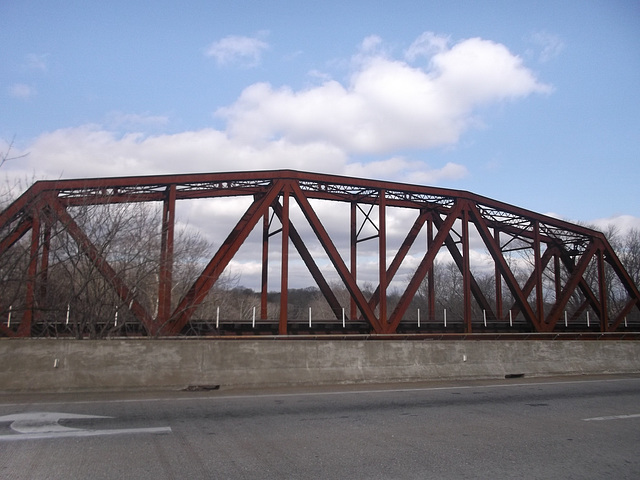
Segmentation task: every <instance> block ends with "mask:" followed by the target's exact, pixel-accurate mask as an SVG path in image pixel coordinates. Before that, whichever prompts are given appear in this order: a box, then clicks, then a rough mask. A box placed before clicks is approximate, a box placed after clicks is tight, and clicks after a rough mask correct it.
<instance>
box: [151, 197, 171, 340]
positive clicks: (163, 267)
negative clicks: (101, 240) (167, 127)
mask: <svg viewBox="0 0 640 480" xmlns="http://www.w3.org/2000/svg"><path fill="white" fill-rule="evenodd" d="M175 209H176V185H175V184H171V185H169V186H167V190H166V192H165V197H164V202H163V206H162V238H161V245H160V272H159V275H158V276H159V279H158V280H159V281H158V283H159V284H158V318H157V319H156V324H157V325H156V328H160V326H161V325H164V324H165V323H167V322H168V321H169V317H170V315H171V291H172V289H173V246H174V231H175Z"/></svg>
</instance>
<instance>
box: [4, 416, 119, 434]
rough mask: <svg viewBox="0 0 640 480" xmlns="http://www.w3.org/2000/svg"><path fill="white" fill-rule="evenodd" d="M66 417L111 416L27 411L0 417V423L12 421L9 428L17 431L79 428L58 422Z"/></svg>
mask: <svg viewBox="0 0 640 480" xmlns="http://www.w3.org/2000/svg"><path fill="white" fill-rule="evenodd" d="M67 418H111V417H101V416H98V415H79V414H75V413H56V412H28V413H16V414H13V415H5V416H4V417H0V423H2V422H12V423H11V425H10V427H11V430H13V431H15V432H18V433H53V432H69V431H75V430H81V429H80V428H71V427H65V426H63V425H60V424H59V423H58V421H59V420H63V419H67Z"/></svg>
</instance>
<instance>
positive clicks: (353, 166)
mask: <svg viewBox="0 0 640 480" xmlns="http://www.w3.org/2000/svg"><path fill="white" fill-rule="evenodd" d="M345 173H346V174H347V175H349V176H353V177H361V178H372V179H393V180H394V181H398V182H404V183H411V184H422V185H434V184H438V183H440V182H442V181H443V180H457V179H460V178H463V177H465V176H466V175H467V174H468V170H467V168H466V167H465V166H463V165H458V164H455V163H447V164H446V165H445V166H444V167H442V168H430V167H429V166H428V165H426V164H424V163H423V162H420V161H417V160H413V161H410V160H407V159H405V158H402V157H392V158H389V159H387V160H380V161H373V162H367V163H362V162H352V163H349V164H348V165H347V166H346V168H345Z"/></svg>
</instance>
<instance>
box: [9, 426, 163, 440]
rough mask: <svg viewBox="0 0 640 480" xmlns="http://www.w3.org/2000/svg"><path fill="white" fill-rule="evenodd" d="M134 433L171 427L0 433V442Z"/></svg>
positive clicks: (157, 430)
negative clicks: (18, 433)
mask: <svg viewBox="0 0 640 480" xmlns="http://www.w3.org/2000/svg"><path fill="white" fill-rule="evenodd" d="M133 433H154V434H158V433H171V427H155V428H120V429H112V430H79V429H78V430H75V431H68V432H48V433H24V434H21V435H17V434H16V435H0V442H15V441H19V440H43V439H51V438H70V437H98V436H106V435H124V434H133Z"/></svg>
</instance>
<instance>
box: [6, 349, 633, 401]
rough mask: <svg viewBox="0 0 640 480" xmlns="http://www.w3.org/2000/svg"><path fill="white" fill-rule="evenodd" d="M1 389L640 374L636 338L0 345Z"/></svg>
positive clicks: (238, 385)
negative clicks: (520, 375) (609, 339)
mask: <svg viewBox="0 0 640 480" xmlns="http://www.w3.org/2000/svg"><path fill="white" fill-rule="evenodd" d="M0 359H1V363H0V391H2V392H11V391H40V392H47V391H70V390H115V389H165V388H168V389H174V388H176V389H177V388H183V387H185V386H188V385H213V384H216V385H222V386H223V387H224V386H234V387H248V386H251V387H259V386H274V385H292V384H322V383H325V384H327V383H362V382H370V383H380V382H406V381H420V380H431V379H444V378H504V377H505V375H510V374H525V375H526V376H548V375H575V374H601V373H638V372H640V342H636V341H542V340H533V341H489V340H483V341H395V340H384V341H377V340H369V341H359V340H353V341H350V340H309V341H307V340H250V339H249V340H222V341H221V340H192V339H183V340H97V341H92V340H55V339H42V340H41V339H29V340H16V339H3V340H0Z"/></svg>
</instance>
